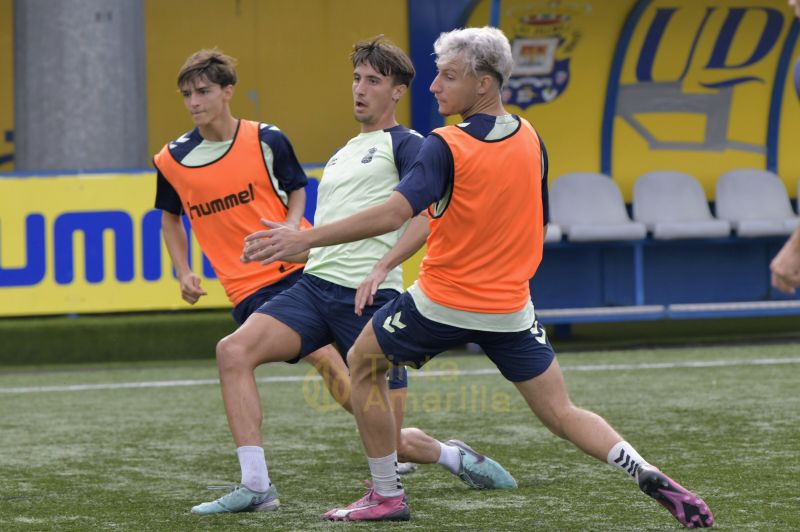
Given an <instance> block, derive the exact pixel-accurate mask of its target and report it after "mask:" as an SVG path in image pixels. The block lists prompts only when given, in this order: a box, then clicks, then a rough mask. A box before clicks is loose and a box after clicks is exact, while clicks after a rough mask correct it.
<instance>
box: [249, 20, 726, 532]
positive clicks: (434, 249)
mask: <svg viewBox="0 0 800 532" xmlns="http://www.w3.org/2000/svg"><path fill="white" fill-rule="evenodd" d="M434 51H435V53H436V66H437V68H438V74H437V76H436V78H435V79H434V81H433V84H432V85H431V91H432V92H433V94H434V96H435V97H436V100H437V102H438V105H439V112H440V113H441V114H442V115H445V116H451V115H460V117H461V118H462V122H461V123H460V124H458V125H451V126H446V127H442V128H439V129H436V130H434V132H433V133H432V134H431V135H430V136H429V137H428V138H427V139H426V140H425V143H424V144H423V145H422V148H421V149H420V152H419V155H418V156H417V160H416V161H415V163H414V165H413V167H412V168H411V170H410V171H409V172H408V173H407V174H405V175H404V177H403V180H402V181H401V182H400V184H399V185H398V186H397V188H396V189H395V192H394V193H393V194H392V195H391V196H390V197H389V199H388V200H387V201H386V202H384V203H383V204H382V205H378V206H376V207H373V208H370V209H366V210H363V211H361V212H360V213H357V214H354V215H352V216H350V217H347V218H344V219H341V220H338V221H336V222H333V223H331V224H328V225H320V226H318V227H316V228H314V229H312V230H309V231H303V232H299V231H293V230H291V229H287V228H282V227H280V226H279V225H277V224H274V225H273V226H272V227H273V229H271V230H267V231H260V232H257V233H254V234H253V235H250V236H249V237H248V238H247V240H246V244H245V254H246V255H247V256H248V257H249V258H250V259H251V260H261V261H263V263H271V262H272V261H274V260H278V259H280V258H282V257H285V256H288V255H293V254H295V253H299V252H301V251H303V250H305V249H308V248H314V247H317V246H328V245H331V244H336V243H339V242H346V241H350V240H358V239H362V238H366V237H368V236H370V235H376V234H381V233H385V232H387V231H392V230H394V229H396V228H397V227H399V226H400V225H401V224H403V223H404V222H405V221H406V220H408V219H409V218H411V217H412V216H414V215H415V214H418V213H420V212H423V211H425V210H426V209H428V212H429V214H430V216H431V218H432V219H431V222H430V236H429V237H428V248H427V252H426V254H425V258H424V259H423V262H422V267H421V271H420V276H419V280H418V281H417V283H416V284H414V285H413V286H411V287H410V288H409V289H408V290H407V291H406V292H404V293H403V294H402V295H401V296H399V297H398V298H397V299H395V300H393V301H392V302H390V303H388V304H386V305H385V306H384V307H382V308H381V309H380V310H378V311H377V312H376V313H375V314H374V315H373V317H372V320H371V323H370V324H368V325H367V326H366V327H365V328H364V330H363V331H362V333H361V335H360V336H359V337H358V339H357V340H356V342H355V344H354V345H353V347H352V348H351V350H350V352H349V353H348V363H349V366H350V373H351V379H352V382H351V387H352V394H351V400H352V404H353V410H354V412H355V416H356V419H357V422H358V428H359V432H360V435H361V440H362V442H363V444H364V449H365V451H366V454H367V457H368V462H369V468H370V473H371V474H372V479H373V484H372V488H371V489H370V490H369V491H368V492H367V494H366V495H365V496H364V497H362V498H361V499H359V500H357V501H356V502H354V503H353V504H351V505H349V506H347V507H342V508H335V509H333V510H330V511H329V512H327V513H326V514H325V516H324V517H325V519H329V520H341V521H367V520H383V519H392V518H394V516H399V515H407V514H408V513H409V508H408V503H407V499H406V496H405V493H404V490H403V488H402V486H400V485H398V484H397V483H395V482H393V481H392V480H393V479H394V478H395V477H396V475H393V472H394V468H395V466H394V463H395V460H396V450H395V446H394V445H395V442H394V439H393V438H392V437H391V427H392V423H393V422H392V412H391V409H389V408H387V406H386V405H387V395H386V384H385V383H384V382H383V380H382V379H380V378H376V376H377V375H376V369H377V371H378V374H380V373H381V372H385V371H386V370H387V368H389V367H390V364H392V363H395V364H406V365H410V366H413V367H420V366H421V365H423V364H424V363H425V362H427V361H428V360H430V359H431V358H432V357H434V356H436V355H437V354H439V353H441V352H443V351H445V350H447V349H449V348H452V347H455V346H459V345H463V344H466V343H468V342H474V343H477V344H478V345H480V346H481V347H482V348H483V350H484V351H485V352H486V354H487V355H488V356H489V358H490V359H491V360H492V362H494V364H495V365H496V366H497V367H498V369H499V370H500V372H501V374H502V375H503V376H504V377H505V378H506V379H508V380H509V381H511V382H512V383H514V385H515V386H516V387H517V389H518V390H519V392H520V393H521V394H522V396H523V397H524V398H525V400H526V402H527V403H528V405H529V406H530V408H531V410H532V411H533V413H534V414H535V415H536V416H537V417H538V418H539V419H540V420H541V421H542V423H544V425H545V426H546V427H547V428H548V429H550V431H552V432H553V433H554V434H556V435H557V436H560V437H562V438H565V439H567V440H569V441H570V442H572V443H573V444H574V445H576V446H577V447H578V448H579V449H581V450H582V451H583V452H585V453H587V454H589V455H591V456H593V457H595V458H597V459H599V460H601V461H603V462H607V463H608V464H610V465H612V466H614V467H616V468H618V469H620V470H621V471H622V472H623V473H624V474H625V475H627V476H629V477H630V478H632V479H633V480H634V481H636V482H637V483H638V486H639V487H640V488H641V490H642V491H644V492H645V493H646V494H648V495H649V496H651V497H652V498H654V499H655V500H656V501H658V502H659V503H660V504H662V505H663V506H664V507H666V508H667V510H669V511H670V512H671V513H672V515H673V516H675V518H676V519H677V520H678V521H679V522H680V523H681V524H682V525H684V526H686V527H689V528H693V527H706V526H711V525H712V524H713V522H714V520H713V517H712V515H711V511H710V510H709V509H708V506H707V505H706V504H705V503H704V502H703V501H702V500H701V499H700V498H699V497H697V496H696V495H695V494H693V493H692V492H690V491H688V490H686V489H685V488H683V487H681V486H680V485H679V484H678V483H677V482H675V481H673V480H672V479H670V478H669V477H667V476H666V475H665V474H663V473H662V472H661V471H660V470H658V469H657V468H655V467H653V466H652V465H650V464H649V463H648V462H647V461H645V460H644V459H643V458H642V457H641V456H640V455H639V453H637V452H636V450H635V449H634V448H633V447H632V446H631V445H630V444H629V443H628V442H627V441H625V440H624V439H623V438H622V437H621V436H620V435H619V434H618V433H617V432H616V431H615V430H614V429H613V428H611V427H610V426H609V424H608V423H607V422H606V421H605V420H604V419H603V418H601V417H600V416H598V415H597V414H594V413H592V412H589V411H587V410H584V409H582V408H579V407H577V406H575V405H574V404H573V403H572V402H571V401H570V398H569V395H568V393H567V389H566V386H565V384H564V379H563V376H562V373H561V369H560V367H559V364H558V361H557V360H556V359H555V354H554V353H553V349H552V347H551V345H550V342H549V341H548V339H547V336H546V334H545V331H544V329H543V328H542V326H541V325H540V324H539V323H538V322H537V320H536V316H535V313H534V308H533V304H532V302H531V297H530V289H529V280H530V279H531V278H532V277H533V275H534V273H535V272H536V269H537V267H538V265H539V262H540V260H541V258H542V250H543V241H544V234H545V231H546V224H547V220H548V217H547V200H546V198H547V196H546V190H547V188H546V183H547V155H546V151H545V149H544V145H543V144H542V142H541V139H540V138H539V135H538V134H537V132H536V131H535V130H534V128H533V127H532V126H531V125H530V124H529V123H528V122H527V121H526V120H525V119H523V118H520V117H517V116H514V115H511V114H509V113H508V112H506V110H505V109H504V107H503V104H502V100H501V90H502V87H503V85H504V84H505V83H506V82H507V81H508V78H509V76H510V74H511V69H512V65H513V59H512V55H511V48H510V45H509V42H508V40H507V38H506V37H505V35H504V34H503V33H502V32H501V31H500V30H498V29H496V28H490V27H486V28H468V29H462V30H454V31H452V32H449V33H443V34H442V35H441V36H440V37H439V38H438V39H437V41H436V43H435V44H434ZM401 324H402V326H401ZM378 396H379V397H381V398H382V399H381V400H380V401H378V400H376V397H378Z"/></svg>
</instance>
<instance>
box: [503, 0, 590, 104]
mask: <svg viewBox="0 0 800 532" xmlns="http://www.w3.org/2000/svg"><path fill="white" fill-rule="evenodd" d="M534 4H536V3H534ZM538 4H539V5H529V6H527V7H526V8H525V11H524V12H522V13H520V14H519V15H517V16H516V17H515V18H516V20H515V24H514V26H513V28H512V30H511V32H512V33H513V34H514V38H513V39H512V43H511V46H512V53H513V56H514V68H513V70H512V72H511V78H510V79H509V81H508V83H507V84H506V86H505V87H504V89H503V101H504V102H505V103H509V104H513V105H517V106H519V107H521V108H522V109H527V108H528V107H530V106H531V105H536V104H540V103H548V102H552V101H553V100H555V99H556V98H558V97H559V96H561V94H563V93H564V91H566V89H567V86H568V85H569V80H570V71H569V69H570V55H571V53H572V51H573V50H574V49H575V47H576V46H577V45H578V43H579V42H580V37H581V33H580V31H579V30H578V29H576V28H575V26H574V21H575V18H576V17H577V16H579V15H580V14H581V13H584V12H589V11H591V5H590V4H588V3H575V2H573V3H571V4H569V5H558V4H553V3H552V2H539V3H538Z"/></svg>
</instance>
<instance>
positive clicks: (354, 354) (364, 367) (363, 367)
mask: <svg viewBox="0 0 800 532" xmlns="http://www.w3.org/2000/svg"><path fill="white" fill-rule="evenodd" d="M347 366H348V367H349V368H350V378H351V379H352V381H353V382H358V381H364V380H370V381H372V380H375V379H377V378H379V377H380V378H382V379H385V378H386V377H385V375H386V371H387V370H388V369H389V361H388V360H386V358H385V357H384V356H383V355H374V354H365V353H361V352H359V351H356V350H355V349H354V348H352V347H351V348H350V350H349V351H348V352H347Z"/></svg>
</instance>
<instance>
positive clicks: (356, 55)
mask: <svg viewBox="0 0 800 532" xmlns="http://www.w3.org/2000/svg"><path fill="white" fill-rule="evenodd" d="M350 60H351V61H352V62H353V66H354V67H356V66H358V65H360V64H362V63H367V64H369V65H370V66H372V68H374V69H375V70H377V71H378V72H380V73H381V74H382V75H384V76H391V77H393V78H394V84H395V85H405V86H406V87H408V86H410V85H411V81H412V80H413V79H414V75H415V74H416V72H415V71H414V65H413V64H412V63H411V59H409V58H408V56H407V55H406V53H405V52H404V51H403V50H401V49H400V48H399V47H397V46H395V45H394V44H392V43H391V41H388V40H386V39H385V38H384V37H383V35H378V36H377V37H375V38H373V39H372V40H369V41H361V42H357V43H356V44H354V45H353V51H352V53H351V54H350Z"/></svg>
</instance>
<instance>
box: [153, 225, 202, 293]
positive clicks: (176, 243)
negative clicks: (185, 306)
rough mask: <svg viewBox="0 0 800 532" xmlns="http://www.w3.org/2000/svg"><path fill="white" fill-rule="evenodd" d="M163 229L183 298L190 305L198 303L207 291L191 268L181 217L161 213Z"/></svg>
mask: <svg viewBox="0 0 800 532" xmlns="http://www.w3.org/2000/svg"><path fill="white" fill-rule="evenodd" d="M161 227H162V231H163V233H164V243H165V244H166V245H167V251H168V252H169V257H170V259H171V260H172V266H173V267H174V268H175V273H176V275H177V276H178V281H179V282H180V288H181V297H182V298H183V300H184V301H186V302H187V303H189V304H190V305H194V304H195V303H197V300H199V299H200V297H201V296H204V295H206V291H205V290H203V288H202V287H201V286H200V277H198V276H197V275H195V273H194V272H193V271H192V269H191V268H190V267H189V260H188V241H187V238H186V232H185V231H184V230H183V223H182V222H181V217H180V216H178V215H176V214H172V213H170V212H167V211H162V212H161Z"/></svg>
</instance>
